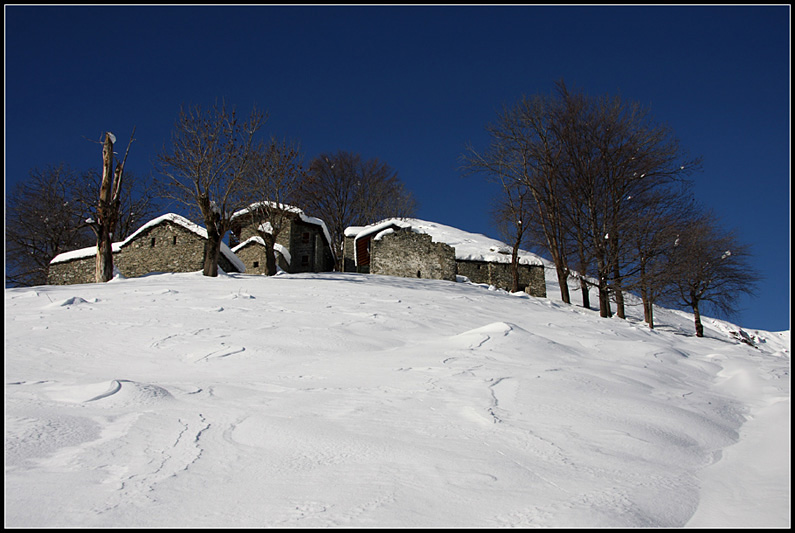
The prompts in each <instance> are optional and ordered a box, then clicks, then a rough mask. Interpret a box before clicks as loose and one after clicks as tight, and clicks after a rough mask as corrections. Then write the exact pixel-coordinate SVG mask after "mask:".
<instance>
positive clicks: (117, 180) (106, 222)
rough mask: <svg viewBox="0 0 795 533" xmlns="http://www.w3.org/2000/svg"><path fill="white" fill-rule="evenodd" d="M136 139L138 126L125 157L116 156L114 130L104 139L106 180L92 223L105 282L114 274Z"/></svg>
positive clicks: (100, 277) (99, 277)
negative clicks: (124, 185)
mask: <svg viewBox="0 0 795 533" xmlns="http://www.w3.org/2000/svg"><path fill="white" fill-rule="evenodd" d="M134 140H135V128H133V132H132V134H131V135H130V141H129V143H128V144H127V150H126V151H125V153H124V158H123V159H122V160H121V161H119V160H117V159H116V156H115V154H114V152H113V145H114V143H115V142H116V137H115V136H114V135H113V134H112V133H110V132H106V133H105V141H104V142H103V143H102V183H101V184H100V187H99V201H98V203H97V211H96V215H97V217H96V220H95V221H94V223H92V224H91V227H92V228H93V230H94V232H95V233H96V234H97V261H96V265H97V268H96V280H97V283H103V282H106V281H109V280H110V279H111V278H113V249H112V246H113V236H114V233H115V232H116V225H117V224H118V221H119V210H120V206H121V191H122V181H123V178H124V164H125V163H126V161H127V155H128V154H129V153H130V145H132V142H133V141H134Z"/></svg>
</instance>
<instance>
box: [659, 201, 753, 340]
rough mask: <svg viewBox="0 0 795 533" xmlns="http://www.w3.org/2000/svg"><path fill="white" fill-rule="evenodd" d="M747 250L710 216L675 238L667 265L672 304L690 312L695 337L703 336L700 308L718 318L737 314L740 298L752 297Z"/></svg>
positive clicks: (746, 247) (751, 280) (748, 253)
mask: <svg viewBox="0 0 795 533" xmlns="http://www.w3.org/2000/svg"><path fill="white" fill-rule="evenodd" d="M750 257H751V254H750V248H749V247H748V246H747V245H745V244H743V243H741V242H740V241H739V239H738V238H737V236H736V234H735V233H734V232H732V231H726V230H724V229H722V228H721V227H720V226H719V225H718V222H717V219H716V218H715V216H714V214H712V213H711V212H705V213H703V214H701V215H699V216H697V217H695V218H694V219H692V220H690V221H689V224H688V227H687V229H686V230H685V231H684V232H683V233H681V234H680V235H679V236H678V240H677V241H676V247H675V251H674V253H673V255H672V261H671V263H670V266H671V269H672V270H673V272H674V275H675V284H676V298H677V299H676V300H675V301H676V302H677V303H679V304H680V305H683V306H686V307H688V308H689V309H691V310H692V311H693V316H694V321H695V328H696V336H697V337H703V336H704V326H703V325H702V323H701V310H702V309H701V308H702V305H703V304H707V305H710V306H711V307H712V308H713V309H714V310H716V311H717V312H718V313H720V314H724V315H731V314H733V313H735V312H736V311H737V308H736V303H737V300H738V299H739V297H740V295H742V294H747V295H753V294H754V291H755V288H756V285H757V283H758V282H759V281H760V279H761V278H760V276H759V274H758V273H757V271H756V270H755V269H754V268H752V267H751V265H750V263H749V261H750Z"/></svg>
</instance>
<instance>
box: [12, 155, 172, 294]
mask: <svg viewBox="0 0 795 533" xmlns="http://www.w3.org/2000/svg"><path fill="white" fill-rule="evenodd" d="M124 175H125V179H124V181H123V182H122V193H121V196H120V206H119V212H118V222H117V227H116V231H115V233H114V234H113V235H112V237H113V240H115V241H119V240H123V239H124V238H126V237H127V236H128V235H130V234H131V233H132V232H133V231H134V230H136V229H137V228H138V227H139V226H140V224H141V223H142V222H145V221H146V220H149V219H150V218H151V217H152V216H153V215H154V214H155V213H156V212H157V210H158V205H157V201H156V198H154V197H153V196H152V194H151V191H150V189H149V188H148V187H146V186H145V185H146V182H145V180H141V179H139V178H138V177H136V176H135V175H134V174H132V173H130V172H128V171H125V173H124ZM100 184H101V176H100V175H99V173H98V172H97V171H96V170H89V171H86V172H82V173H79V172H77V171H75V170H73V169H71V168H69V167H68V166H67V165H65V164H63V163H61V164H59V165H56V166H48V167H46V168H44V169H43V170H40V169H34V170H32V171H30V173H29V177H28V179H27V180H26V181H24V182H21V183H18V184H17V185H16V186H15V187H14V188H13V190H12V191H11V194H10V195H9V196H8V197H7V199H6V283H7V284H9V285H22V286H30V285H42V284H45V283H47V271H48V269H49V264H50V261H51V260H52V259H53V258H54V257H55V256H56V255H58V254H60V253H63V252H68V251H71V250H76V249H79V248H87V247H89V246H92V245H96V242H97V239H96V233H92V231H91V230H90V229H89V226H90V225H91V224H89V223H88V222H87V221H89V220H90V221H92V222H93V221H94V220H96V218H97V213H96V210H97V191H98V190H99V188H100Z"/></svg>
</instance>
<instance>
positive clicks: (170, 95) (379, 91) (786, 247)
mask: <svg viewBox="0 0 795 533" xmlns="http://www.w3.org/2000/svg"><path fill="white" fill-rule="evenodd" d="M790 13H791V11H790V7H789V6H788V5H779V6H775V5H773V6H763V7H743V6H722V7H721V6H719V7H714V6H709V7H690V6H681V7H669V6H656V7H640V6H638V7H607V6H606V7H599V6H563V7H552V6H549V7H538V6H502V7H481V6H457V7H456V6H435V7H411V6H406V7H404V6H389V7H381V6H362V7H359V6H347V7H346V6H304V7H286V6H285V7H271V6H246V7H215V6H193V7H143V6H129V7H115V6H100V7H96V6H93V7H57V6H39V7H27V6H6V7H5V74H6V76H5V117H6V119H5V120H6V122H5V149H6V157H5V180H6V188H9V187H10V186H11V185H12V184H13V183H15V182H16V181H18V180H20V179H25V177H27V175H28V172H29V171H30V170H31V169H33V168H36V167H39V168H43V167H45V166H47V165H50V164H57V163H60V162H65V163H67V164H69V165H70V166H71V167H73V168H75V169H77V170H86V169H88V168H99V165H100V162H101V156H100V151H99V148H98V146H97V145H96V144H94V143H92V142H91V140H99V139H100V137H101V135H102V133H103V132H104V131H112V132H114V133H115V134H116V136H117V137H118V139H119V140H118V142H119V143H124V145H125V146H126V142H127V140H128V139H129V135H130V132H131V131H132V128H133V126H135V127H136V128H137V130H136V142H135V143H134V144H133V147H132V149H131V153H130V159H129V160H128V168H129V169H130V170H132V171H133V172H134V173H136V174H138V175H146V174H148V173H149V172H151V171H152V161H153V157H154V155H155V154H156V153H157V152H158V151H159V150H160V149H161V148H162V147H163V145H164V144H167V143H168V141H169V134H170V131H171V128H172V126H173V124H174V121H175V119H176V117H177V114H178V112H179V108H180V105H182V104H199V105H203V106H206V105H209V104H212V103H213V102H215V101H216V100H217V99H221V98H223V99H224V100H225V101H226V102H227V103H229V104H231V105H234V106H235V107H236V108H237V109H238V110H239V111H240V112H242V113H244V114H247V113H248V112H249V111H250V110H251V108H252V106H254V105H256V106H257V107H259V108H260V109H263V110H266V111H267V112H268V114H269V116H270V118H269V121H268V123H267V125H266V128H265V129H266V130H267V134H269V135H270V134H273V135H276V136H278V137H286V138H290V139H294V140H297V141H299V142H300V143H301V146H302V148H303V151H304V152H305V154H306V157H307V161H308V160H309V159H311V158H312V157H314V156H316V155H318V154H320V153H324V152H336V151H338V150H345V151H349V152H354V153H359V154H361V155H362V156H363V157H365V158H376V157H377V158H379V159H381V160H383V161H385V162H386V163H388V164H389V165H390V166H391V167H392V168H394V169H395V170H396V171H397V172H398V176H399V177H400V178H401V179H402V180H403V181H404V182H405V183H406V185H407V187H408V188H409V189H410V190H411V191H412V192H413V193H414V194H415V195H416V197H417V198H418V200H419V202H420V211H419V213H418V216H419V218H423V219H426V220H430V221H436V222H440V223H443V224H448V225H451V226H455V227H458V228H460V229H463V230H467V231H472V232H477V233H484V234H486V235H489V236H491V237H497V235H496V233H495V231H494V230H493V228H492V225H491V222H490V219H489V214H488V207H489V201H490V199H491V197H492V196H493V194H494V193H495V192H496V191H495V190H494V189H492V188H491V187H490V186H489V185H487V184H485V183H484V182H483V180H482V179H479V178H476V177H465V176H464V175H463V174H462V172H461V170H460V163H461V159H460V158H461V155H462V154H463V153H464V151H465V148H466V146H467V144H472V145H474V146H475V147H476V148H483V147H485V144H486V141H487V138H486V135H485V132H484V128H485V126H486V125H487V124H488V123H489V122H491V121H492V120H494V118H495V117H496V112H497V110H498V109H499V108H500V107H502V106H503V105H504V104H508V105H511V104H513V103H514V102H515V101H516V100H518V99H519V98H520V97H521V96H522V95H530V94H536V93H549V92H550V91H552V90H553V88H554V83H555V81H557V80H561V79H562V80H564V81H565V82H566V83H567V85H569V86H574V87H577V88H581V89H583V90H584V91H585V92H587V93H589V94H592V95H594V96H597V95H603V94H612V95H620V96H622V97H623V98H625V99H627V100H632V101H637V102H639V103H641V104H643V105H645V106H648V108H649V109H650V110H651V113H652V115H653V116H654V117H655V118H656V119H657V120H658V121H660V122H665V123H667V124H668V125H670V126H671V128H672V129H673V131H674V133H675V134H676V136H677V137H678V138H679V139H680V141H681V143H682V145H683V147H684V148H685V149H686V150H687V151H688V152H689V153H690V154H691V155H693V156H701V157H703V160H704V164H703V171H702V172H701V173H699V174H698V175H696V176H695V181H696V195H697V197H698V198H699V200H701V201H702V202H703V203H704V204H705V205H706V206H708V207H710V208H713V209H714V210H715V211H716V213H717V214H718V215H719V216H720V217H721V219H722V221H723V224H724V226H725V227H727V228H731V229H736V230H737V232H738V234H739V236H740V239H741V240H743V241H744V242H746V243H749V244H751V245H752V247H753V253H754V259H755V261H756V263H755V266H756V267H757V268H758V269H759V271H760V274H761V275H762V276H763V277H764V278H765V279H764V281H763V282H762V284H760V290H759V294H758V297H756V298H753V299H743V300H741V301H740V307H741V308H742V309H741V312H740V313H739V314H738V315H736V316H734V317H731V318H732V319H733V320H734V321H735V322H737V323H739V324H740V325H741V326H743V327H746V328H759V329H767V330H772V331H776V330H784V329H789V320H790V315H789V309H790V296H789V293H790V290H789V288H790V263H789V259H790V200H789V199H790V148H789V146H790V53H789V49H790Z"/></svg>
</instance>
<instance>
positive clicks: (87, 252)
mask: <svg viewBox="0 0 795 533" xmlns="http://www.w3.org/2000/svg"><path fill="white" fill-rule="evenodd" d="M120 246H121V243H120V242H114V243H112V244H111V251H112V252H113V253H114V254H115V253H116V252H118V251H119V247H120ZM95 255H97V247H96V246H89V247H87V248H80V249H78V250H71V251H69V252H63V253H60V254H58V255H56V256H55V257H53V258H52V259H51V260H50V264H51V265H53V264H55V263H65V262H67V261H72V260H73V259H85V258H86V257H93V256H95Z"/></svg>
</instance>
